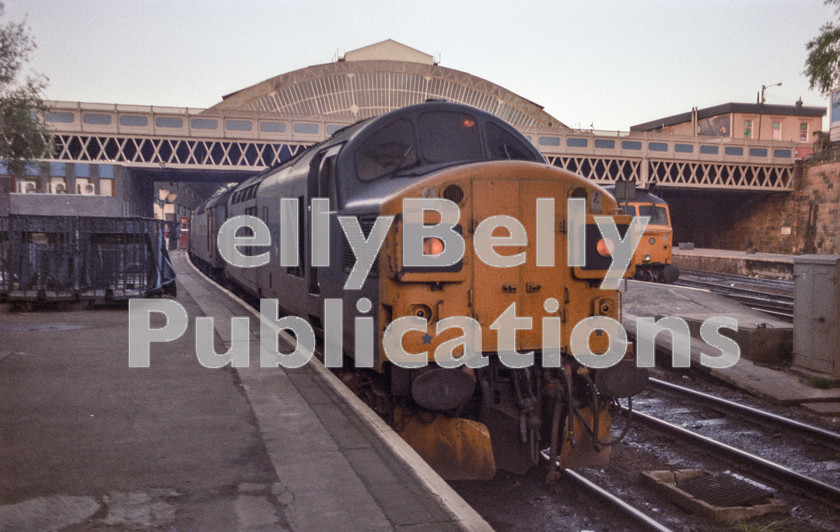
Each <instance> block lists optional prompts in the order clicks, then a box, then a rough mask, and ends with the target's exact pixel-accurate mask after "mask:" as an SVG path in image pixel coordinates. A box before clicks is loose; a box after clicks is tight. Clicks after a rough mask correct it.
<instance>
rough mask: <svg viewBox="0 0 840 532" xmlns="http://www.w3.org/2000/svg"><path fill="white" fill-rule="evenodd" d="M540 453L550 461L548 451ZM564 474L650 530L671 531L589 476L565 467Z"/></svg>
mask: <svg viewBox="0 0 840 532" xmlns="http://www.w3.org/2000/svg"><path fill="white" fill-rule="evenodd" d="M540 455H541V456H542V458H543V460H545V461H548V460H549V456H548V453H547V452H546V451H541V452H540ZM563 475H564V476H565V477H566V478H569V479H571V480H572V481H573V482H575V483H577V484H578V485H580V486H583V487H584V488H585V489H587V490H588V491H590V492H591V493H594V494H595V495H596V496H598V497H601V498H602V499H604V500H606V501H607V502H609V503H610V504H612V505H614V506H616V507H618V508H619V509H620V510H621V511H622V512H624V513H625V514H627V515H628V516H630V517H632V518H633V519H635V520H636V522H638V523H640V524H641V525H643V526H645V527H647V528H648V529H650V530H657V531H659V532H671V529H670V528H668V527H666V526H665V525H663V524H662V523H660V522H659V521H656V520H655V519H653V518H651V517H649V516H647V515H645V513H644V512H642V511H641V510H639V509H638V508H634V507H633V506H631V505H629V504H627V503H626V502H624V501H623V500H621V499H620V498H618V497H616V496H615V495H613V494H612V493H610V492H609V491H607V490H605V489H604V488H602V487H601V486H599V485H597V484H595V483H594V482H592V481H591V480H589V479H588V478H586V477H584V476H582V475H581V474H580V473H576V472H575V471H572V470H571V469H564V470H563Z"/></svg>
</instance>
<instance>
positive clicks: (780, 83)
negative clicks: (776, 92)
mask: <svg viewBox="0 0 840 532" xmlns="http://www.w3.org/2000/svg"><path fill="white" fill-rule="evenodd" d="M781 86H782V82H781V81H780V82H778V83H774V84H772V85H762V86H761V100H760V101H759V104H758V136H757V137H756V140H761V113H762V111H764V91H765V90H767V89H769V88H770V87H781Z"/></svg>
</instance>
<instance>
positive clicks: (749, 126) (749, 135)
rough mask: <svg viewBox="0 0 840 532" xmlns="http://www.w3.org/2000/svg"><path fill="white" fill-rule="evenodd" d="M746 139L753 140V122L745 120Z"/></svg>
mask: <svg viewBox="0 0 840 532" xmlns="http://www.w3.org/2000/svg"><path fill="white" fill-rule="evenodd" d="M744 138H745V139H751V138H752V120H744Z"/></svg>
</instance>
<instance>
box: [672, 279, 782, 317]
mask: <svg viewBox="0 0 840 532" xmlns="http://www.w3.org/2000/svg"><path fill="white" fill-rule="evenodd" d="M675 284H677V285H680V286H688V287H692V288H703V289H706V290H709V291H711V292H715V293H718V294H721V295H724V296H727V297H730V298H732V299H735V300H736V301H738V302H740V303H742V304H744V305H747V306H748V307H751V308H754V309H756V310H760V311H762V312H766V313H768V314H772V315H774V316H777V317H779V318H780V319H784V320H787V321H793V281H782V280H776V279H761V278H756V277H747V276H745V275H734V274H728V273H717V272H709V271H701V270H680V278H679V280H678V281H677V282H676V283H675Z"/></svg>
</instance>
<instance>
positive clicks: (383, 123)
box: [205, 101, 545, 208]
mask: <svg viewBox="0 0 840 532" xmlns="http://www.w3.org/2000/svg"><path fill="white" fill-rule="evenodd" d="M436 112H439V113H453V114H455V113H463V114H466V115H469V120H465V121H464V122H465V123H464V128H467V129H473V131H472V134H473V135H476V136H475V138H476V139H478V138H479V137H478V136H477V135H478V133H477V131H478V129H482V128H486V127H487V124H491V123H492V124H494V125H495V126H497V129H498V130H501V131H504V132H505V133H504V134H503V136H502V137H500V138H502V139H503V140H501V141H498V143H497V144H499V145H496V148H495V150H496V151H495V152H493V151H492V149H491V147H490V146H489V145H485V146H481V145H479V144H480V143H479V144H474V145H473V148H474V152H473V153H472V154H468V155H467V156H465V157H462V156H461V155H462V154H461V153H459V152H458V150H457V145H458V144H459V143H460V142H461V139H462V136H461V135H459V134H458V133H459V132H458V131H453V130H451V128H450V129H446V128H439V129H431V130H429V131H427V132H426V135H425V136H424V135H423V132H422V127H420V126H417V127H418V130H419V131H420V133H419V134H418V137H419V138H420V141H421V143H420V145H419V149H418V146H417V145H415V142H416V139H415V137H414V133H412V134H411V135H410V136H409V137H410V138H411V140H410V141H409V142H408V144H400V143H399V140H400V139H397V138H391V136H390V135H384V136H383V138H381V139H374V137H376V135H377V133H382V132H383V131H385V132H386V133H389V131H386V128H388V127H389V125H393V124H395V123H397V122H399V121H401V120H402V121H405V120H408V121H410V122H411V123H412V124H420V123H421V122H422V121H423V117H424V115H425V116H427V117H428V116H432V115H430V114H429V113H436ZM459 119H460V118H459ZM456 123H457V121H456ZM482 130H483V131H485V133H484V135H485V137H486V129H482ZM504 135H507V136H506V137H505V136H504ZM485 140H487V139H485ZM424 142H434V143H436V144H437V145H438V146H442V147H443V148H442V149H443V150H444V151H447V150H449V151H452V152H453V153H447V154H446V155H447V156H446V157H442V158H439V159H437V160H429V159H427V158H426V157H421V156H420V152H421V151H423V150H424V145H423V143H424ZM339 144H343V145H344V148H343V149H342V155H341V158H342V159H343V160H344V164H345V165H346V166H345V171H349V170H351V168H352V169H353V170H356V171H357V174H356V175H357V177H359V181H361V182H362V183H358V184H357V185H354V195H355V196H357V199H360V198H362V197H365V196H367V195H369V194H372V195H373V196H376V197H382V195H383V194H386V193H387V192H388V190H390V189H392V188H393V189H397V188H400V187H401V186H404V185H403V184H400V183H398V181H399V180H397V179H389V180H385V181H387V182H385V181H383V180H381V178H383V177H385V176H389V177H413V176H419V175H423V174H425V173H428V172H430V171H434V170H436V169H438V168H443V167H445V166H451V165H453V164H461V163H467V162H477V161H481V160H497V159H505V158H510V159H520V160H531V161H537V162H543V163H544V162H545V159H544V158H543V156H542V155H541V154H540V152H539V151H538V150H537V149H536V148H535V147H534V146H533V145H532V144H531V143H530V142H529V141H528V139H527V138H525V137H524V136H523V135H522V134H521V133H519V132H518V131H517V130H516V129H515V128H514V127H513V126H511V125H510V124H508V123H507V122H505V121H504V120H502V119H500V118H498V117H496V116H494V115H492V114H490V113H487V112H484V111H482V110H480V109H476V108H474V107H470V106H467V105H463V104H457V103H450V102H445V101H428V102H426V103H421V104H415V105H410V106H407V107H403V108H401V109H398V110H396V111H392V112H390V113H387V114H384V115H380V116H378V117H374V118H368V119H365V120H361V121H359V122H356V123H355V124H351V125H349V126H347V127H344V128H342V129H340V130H338V131H336V132H335V133H334V134H333V135H332V136H331V137H330V138H328V139H326V140H324V141H323V142H320V143H318V144H315V145H313V146H309V147H308V148H307V149H306V150H303V151H301V152H299V153H298V154H296V155H295V156H294V157H292V158H291V159H289V160H287V161H285V162H283V163H281V164H279V165H277V166H274V167H272V168H269V169H267V170H265V171H263V172H260V173H259V174H256V175H254V176H252V177H250V178H249V179H248V180H246V181H245V182H243V183H241V184H240V185H239V186H237V187H235V189H232V190H242V189H245V188H246V187H248V186H250V185H252V184H254V183H257V182H260V181H263V180H264V179H266V178H267V177H269V176H271V175H274V174H275V173H276V172H277V171H278V170H281V169H284V168H288V167H294V166H295V165H297V164H298V163H299V162H300V161H301V160H302V158H304V157H307V156H309V155H310V154H313V153H316V152H318V151H319V150H322V149H326V148H329V146H331V145H339ZM485 144H489V143H487V142H485ZM451 146H456V148H451V149H450V147H451ZM500 150H502V151H504V154H502V153H501V152H500ZM388 151H391V152H392V153H387V152H388ZM348 153H349V154H355V155H356V158H360V157H361V155H360V153H364V155H366V156H371V155H372V156H374V157H375V158H377V159H378V160H376V161H368V162H370V164H371V165H374V166H375V165H377V164H378V165H380V166H378V167H377V172H379V173H375V172H374V173H371V174H369V175H368V176H367V178H366V177H365V176H364V175H362V176H360V175H359V174H358V167H359V165H355V167H354V164H353V157H348V156H347V155H346V154H348ZM409 153H411V155H410V157H409V159H410V161H408V162H411V164H405V165H404V166H405V167H404V168H401V165H403V163H406V162H407V161H406V156H407V155H409ZM505 154H507V156H506V157H505ZM388 164H390V165H392V168H389V167H387V165H388ZM373 181H378V183H379V184H378V185H377V186H376V187H375V188H376V190H368V189H370V188H371V187H370V186H368V185H372V182H373ZM228 196H229V194H224V196H223V198H225V199H226V198H227V197H228ZM373 196H371V197H373ZM211 201H213V200H211ZM217 201H218V200H217ZM205 205H206V206H205V208H207V207H210V206H212V205H213V203H210V202H208V203H206V204H205Z"/></svg>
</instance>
